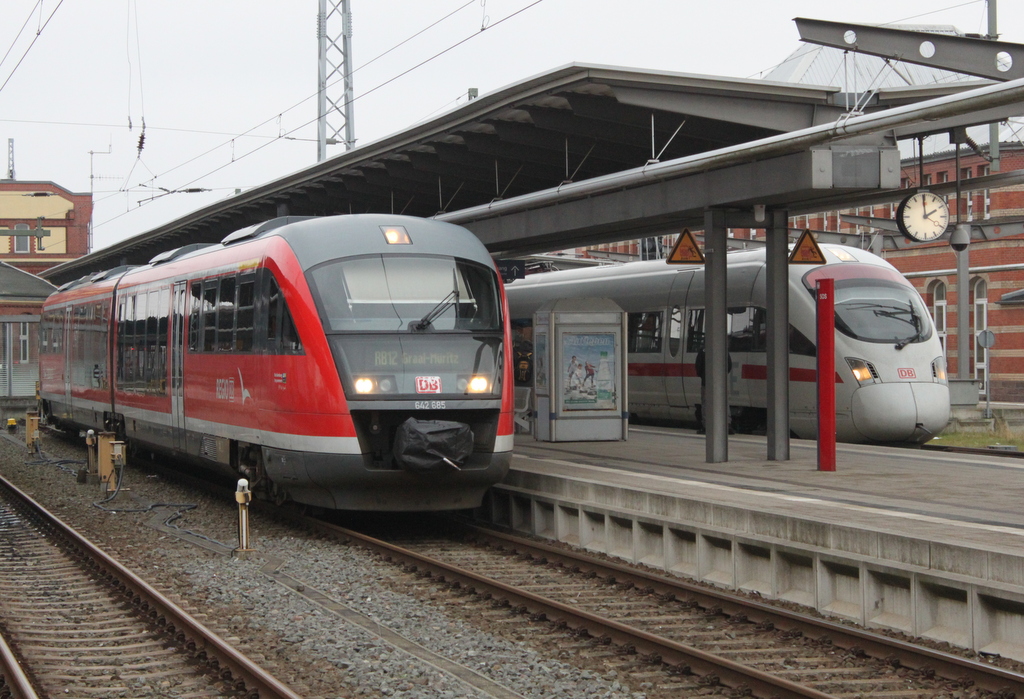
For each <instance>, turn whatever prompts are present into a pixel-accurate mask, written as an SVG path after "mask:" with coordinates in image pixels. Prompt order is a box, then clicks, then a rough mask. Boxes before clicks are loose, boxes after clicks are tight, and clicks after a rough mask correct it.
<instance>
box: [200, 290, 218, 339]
mask: <svg viewBox="0 0 1024 699" xmlns="http://www.w3.org/2000/svg"><path fill="white" fill-rule="evenodd" d="M217 289H218V284H217V280H216V279H213V280H207V281H206V283H204V284H203V351H204V352H213V351H214V349H215V348H216V346H217Z"/></svg>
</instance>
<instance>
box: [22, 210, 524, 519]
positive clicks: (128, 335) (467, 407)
mask: <svg viewBox="0 0 1024 699" xmlns="http://www.w3.org/2000/svg"><path fill="white" fill-rule="evenodd" d="M41 330H42V332H41V344H42V351H41V361H40V374H41V394H40V397H41V401H42V405H41V410H42V411H43V415H44V416H45V417H46V418H47V419H48V420H49V421H50V422H51V423H54V424H56V425H57V426H59V427H62V428H66V429H79V430H81V429H95V430H109V431H114V432H116V433H117V434H118V435H120V436H121V437H122V438H124V439H125V440H127V442H128V444H129V446H130V448H134V449H140V450H146V451H152V452H157V453H164V454H168V455H171V456H173V457H175V458H178V459H183V460H188V461H192V462H195V463H197V464H200V465H204V466H207V467H213V468H214V469H216V470H220V471H222V472H226V473H228V474H232V475H236V476H244V477H246V478H248V479H249V481H250V484H251V487H252V489H253V491H254V492H255V493H256V494H257V496H258V497H265V498H267V499H269V500H272V501H275V502H278V503H281V502H285V501H294V502H297V503H302V504H306V505H311V506H315V507H322V508H328V509H340V510H381V511H398V510H448V509H461V508H469V507H475V506H477V505H479V504H480V502H481V500H482V498H483V493H484V491H485V490H486V489H487V488H488V487H489V486H490V485H492V484H494V483H496V482H498V481H500V480H501V479H502V478H503V477H504V476H505V474H506V473H507V471H508V467H509V463H510V461H511V450H512V434H513V420H512V409H513V397H512V395H513V394H512V391H513V386H512V374H511V344H510V342H509V327H508V312H507V302H506V300H505V294H504V289H503V287H502V284H501V281H500V279H499V277H498V274H497V270H496V268H495V265H494V263H493V261H492V259H491V257H490V255H489V254H488V253H487V250H486V249H485V248H484V246H483V245H482V244H481V243H480V241H479V240H478V239H477V238H476V237H474V236H473V235H472V234H471V233H470V232H469V231H467V230H465V229H464V228H461V227H458V226H454V225H450V224H446V223H441V222H438V221H430V220H424V219H417V218H412V217H405V216H387V215H356V216H336V217H328V218H301V217H286V218H278V219H274V220H272V221H267V222H265V223H262V224H258V225H254V226H251V227H248V228H244V229H241V230H239V231H236V232H234V233H232V234H230V235H228V236H227V237H226V238H224V240H223V241H222V243H220V244H213V245H188V246H185V247H182V248H179V249H177V250H174V251H170V252H166V253H162V254H160V255H158V256H156V257H155V258H153V260H152V261H151V262H150V263H149V264H148V265H145V266H141V267H135V268H119V269H114V270H110V271H106V272H101V273H98V274H95V275H92V276H91V277H88V278H85V279H81V280H79V281H77V282H72V283H69V284H67V285H65V286H63V287H61V288H60V289H59V290H58V291H57V292H56V293H54V294H53V295H52V296H51V297H50V298H49V299H48V300H47V302H46V304H45V306H44V310H43V314H42V328H41Z"/></svg>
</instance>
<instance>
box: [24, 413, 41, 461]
mask: <svg viewBox="0 0 1024 699" xmlns="http://www.w3.org/2000/svg"><path fill="white" fill-rule="evenodd" d="M25 446H26V447H28V449H29V450H30V451H39V449H40V444H39V411H38V410H29V411H28V412H26V413H25Z"/></svg>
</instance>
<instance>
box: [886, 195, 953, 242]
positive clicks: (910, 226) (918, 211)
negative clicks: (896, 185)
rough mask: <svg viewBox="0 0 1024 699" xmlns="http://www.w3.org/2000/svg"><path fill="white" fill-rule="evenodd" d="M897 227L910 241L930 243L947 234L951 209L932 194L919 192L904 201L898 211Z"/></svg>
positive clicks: (944, 201) (942, 200)
mask: <svg viewBox="0 0 1024 699" xmlns="http://www.w3.org/2000/svg"><path fill="white" fill-rule="evenodd" d="M896 225H897V226H898V227H899V229H900V232H901V233H903V235H905V236H906V237H907V238H909V239H910V240H915V241H917V242H919V243H930V242H932V241H933V240H936V239H937V238H939V237H940V236H941V235H942V234H943V233H945V232H946V227H947V226H948V225H949V207H948V206H946V200H945V199H944V198H942V197H940V196H939V195H938V194H932V193H931V192H918V193H917V194H911V195H910V196H909V197H907V198H906V199H904V200H903V201H902V202H901V203H900V205H899V208H897V209H896Z"/></svg>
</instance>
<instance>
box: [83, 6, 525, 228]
mask: <svg viewBox="0 0 1024 699" xmlns="http://www.w3.org/2000/svg"><path fill="white" fill-rule="evenodd" d="M543 1H544V0H534V1H533V2H531V3H529V4H528V5H526V6H524V7H522V8H520V9H518V10H516V11H515V12H512V13H510V14H508V15H506V16H505V17H503V18H501V19H500V20H498V21H497V22H494V23H493V24H489V25H488V26H487V28H492V27H496V26H498V25H500V24H502V23H504V22H507V21H508V20H510V19H513V18H514V17H516V16H518V15H520V14H522V13H523V12H525V11H527V10H529V9H531V8H533V7H535V6H536V5H539V4H540V3H542V2H543ZM471 4H472V0H471V2H469V3H467V4H466V5H463V6H461V7H460V8H459V9H462V8H464V7H467V6H468V5H471ZM456 11H457V10H456ZM451 14H452V13H449V15H448V16H450V15H451ZM443 19H444V18H442V20H438V21H443ZM434 24H437V22H435V23H434ZM482 31H483V30H479V31H475V32H474V33H473V34H470V35H469V36H466V37H465V38H463V39H460V40H459V41H457V42H455V43H453V44H451V45H450V46H448V47H447V48H445V49H442V50H441V51H439V52H437V53H435V54H433V55H432V56H430V57H428V58H426V59H424V60H422V61H420V62H419V63H416V64H415V65H413V66H411V67H410V68H408V69H406V70H404V71H402V72H400V73H398V74H397V75H395V76H393V77H391V78H389V79H387V80H385V81H383V82H381V83H379V84H378V85H376V86H375V87H373V88H370V89H369V90H367V91H366V92H363V93H362V94H360V95H358V96H356V97H355V98H354V100H353V101H355V100H359V99H362V98H364V97H367V96H368V95H370V94H373V93H374V92H376V91H377V90H380V89H382V88H384V87H386V86H387V85H390V84H391V83H393V82H395V81H396V80H399V79H401V78H402V77H404V76H406V75H408V74H409V73H411V72H413V71H415V70H417V69H418V68H420V67H422V66H424V65H426V64H428V63H430V62H431V61H434V60H436V59H438V58H440V57H441V56H443V55H445V54H447V53H449V52H451V51H453V50H454V49H456V48H458V47H459V46H461V45H463V44H465V43H466V42H468V41H470V40H472V39H473V38H475V37H477V36H479V35H480V34H481V33H482ZM420 33H422V31H421V32H420ZM392 50H393V49H392ZM382 55H383V54H382ZM378 58H379V57H378ZM373 60H376V59H373ZM366 65H369V62H368V63H367V64H364V65H363V66H360V68H362V67H365V66H366ZM312 97H314V95H311V96H310V97H309V98H306V99H304V100H302V101H301V102H299V103H297V104H296V105H294V106H292V107H290V108H289V109H287V110H285V112H287V111H290V110H291V109H294V108H295V107H297V106H299V105H300V104H302V103H303V102H306V101H308V100H309V99H311V98H312ZM277 118H278V114H275V115H274V116H273V117H270V118H269V119H266V120H264V121H263V122H261V123H259V124H257V125H256V126H254V127H252V128H250V129H248V130H246V131H245V132H243V133H242V134H241V135H242V136H244V135H248V134H249V133H250V132H251V131H254V130H255V129H258V128H260V127H261V126H264V125H265V124H267V123H269V122H270V121H273V120H276V119H277ZM315 122H316V118H313V119H310V120H308V121H306V122H304V123H302V124H300V125H299V126H296V127H294V128H292V129H290V130H288V131H285V132H284V134H283V135H279V136H278V137H276V138H273V139H271V140H270V141H268V142H267V143H264V144H262V145H259V146H257V147H256V148H254V149H252V150H251V151H249V152H247V153H243V154H242V155H239V156H238V157H236V158H235V159H233V160H232V161H231V162H228V163H225V164H223V165H221V166H219V167H217V168H214V169H213V170H210V171H209V172H206V173H204V174H203V175H200V176H198V177H195V178H193V179H192V180H189V181H188V182H186V183H184V184H182V185H180V186H178V187H174V188H172V189H184V188H187V187H189V186H190V185H193V184H195V183H196V182H198V181H199V180H202V179H203V178H205V177H209V176H210V175H213V174H215V173H217V172H219V171H221V170H223V169H224V168H226V167H229V166H231V165H233V164H234V163H236V162H238V161H240V160H242V159H244V158H247V157H248V156H250V155H253V154H255V153H257V152H259V151H261V150H263V149H264V148H266V147H267V146H269V145H272V144H273V143H276V142H277V141H280V140H287V139H288V137H290V136H291V134H293V133H295V132H296V131H299V130H300V129H303V128H306V127H307V126H309V125H311V124H313V123H315ZM229 144H230V141H228V142H225V143H222V144H220V145H218V146H215V147H213V148H210V149H208V150H207V151H204V152H203V153H201V154H199V155H196V156H195V157H193V158H190V159H189V160H187V161H185V162H183V163H181V164H179V165H176V166H175V167H173V168H171V169H170V170H167V171H165V172H163V173H161V175H159V176H160V177H164V176H166V175H167V174H169V173H171V172H173V171H175V170H177V169H179V168H181V167H184V166H185V165H188V164H190V163H192V162H195V161H196V160H198V159H199V158H202V157H204V156H206V155H209V154H210V153H212V152H214V151H216V150H218V149H220V148H223V147H225V146H227V145H229ZM140 184H141V183H140ZM130 212H131V210H128V211H124V212H122V213H120V214H117V215H116V216H113V217H111V218H109V219H107V220H105V221H102V222H100V223H97V224H95V225H94V226H93V228H94V229H96V228H99V227H101V226H103V225H106V224H108V223H111V222H113V221H115V220H117V219H119V218H121V217H122V216H125V215H127V214H128V213H130Z"/></svg>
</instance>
